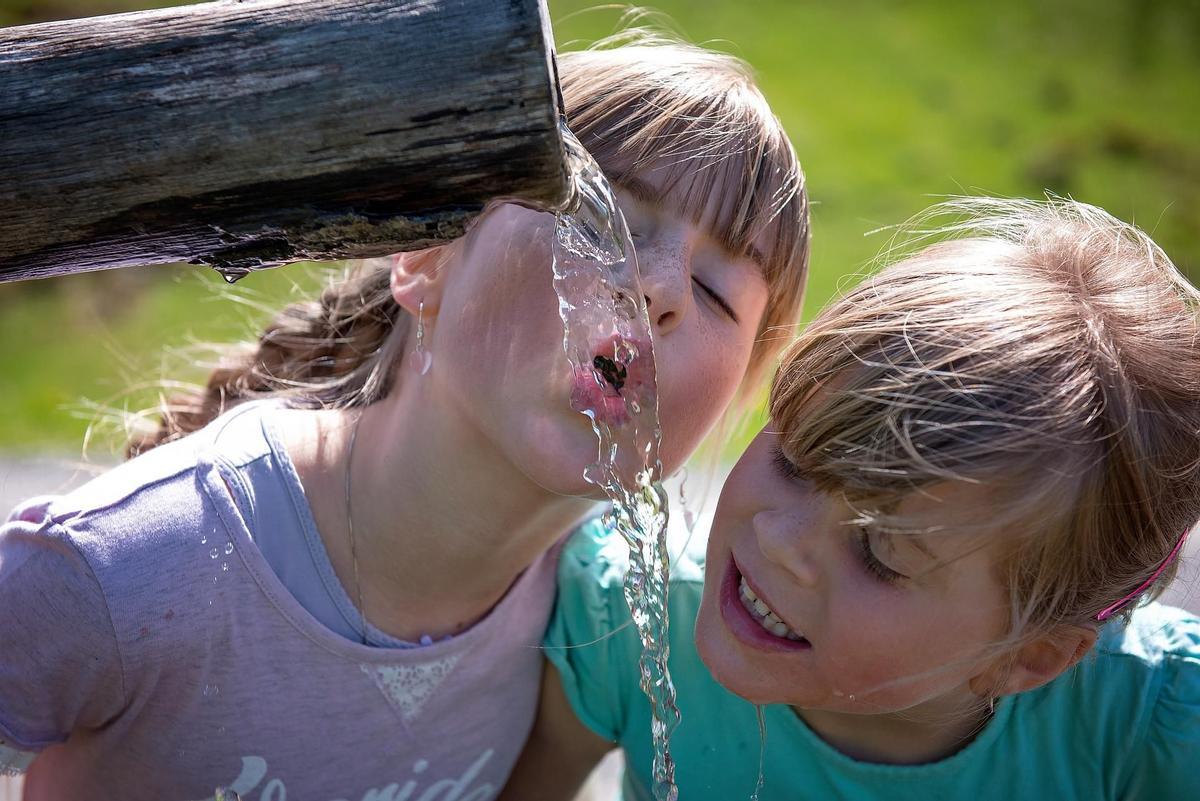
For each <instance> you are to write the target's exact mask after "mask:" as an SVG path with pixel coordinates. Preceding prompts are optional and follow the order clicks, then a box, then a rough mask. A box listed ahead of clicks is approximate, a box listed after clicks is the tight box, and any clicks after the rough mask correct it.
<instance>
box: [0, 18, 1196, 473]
mask: <svg viewBox="0 0 1200 801" xmlns="http://www.w3.org/2000/svg"><path fill="white" fill-rule="evenodd" d="M154 5H170V3H153V2H149V3H142V2H138V0H52V1H50V2H44V1H42V0H0V25H15V24H22V23H26V22H33V21H42V20H48V19H55V18H65V17H76V16H87V15H92V14H99V13H113V12H117V11H128V10H133V9H135V8H139V7H150V6H154ZM655 7H656V8H657V9H659V10H661V11H662V12H664V13H665V14H667V15H668V16H669V17H670V18H671V19H672V20H673V21H674V23H675V25H676V26H677V27H678V28H679V29H680V30H681V31H682V32H683V33H684V34H685V35H686V36H687V37H688V38H689V39H691V40H693V41H698V42H706V43H708V44H709V45H710V46H712V47H715V48H717V49H721V50H726V51H728V52H732V53H735V54H736V55H739V56H741V57H743V58H745V59H746V60H748V61H749V62H750V63H751V64H752V65H753V66H754V68H755V70H756V71H757V74H758V76H759V79H760V82H761V85H762V87H763V89H764V91H765V92H766V94H767V96H768V99H769V100H770V101H771V103H772V105H773V106H774V108H775V110H776V112H777V113H778V114H779V116H780V118H781V119H782V120H783V122H784V125H785V126H786V128H787V130H788V131H789V134H790V135H791V137H792V140H793V142H794V143H795V146H796V150H797V152H798V153H799V155H800V158H801V161H802V162H803V164H804V167H805V170H806V172H807V175H808V180H809V187H810V192H811V196H812V201H813V229H814V243H813V262H812V280H811V283H810V290H809V293H808V299H807V303H806V312H805V313H806V316H811V314H812V313H813V312H814V311H815V310H816V309H817V308H819V307H820V306H821V304H823V303H824V302H825V301H826V300H827V299H828V298H829V297H830V296H831V295H832V294H833V293H834V292H835V291H836V289H837V287H838V286H839V285H844V284H845V282H846V281H848V280H852V278H850V277H851V276H853V275H856V274H859V273H861V271H862V270H863V269H864V268H865V265H867V264H868V263H869V261H870V259H871V258H872V256H873V255H874V254H875V253H876V252H877V251H878V250H879V249H880V247H881V246H882V245H883V244H884V243H883V240H884V238H885V237H884V236H882V235H876V236H864V234H865V233H866V232H868V231H871V230H872V229H875V228H878V227H880V226H885V225H890V224H894V223H898V222H901V221H903V220H904V219H906V218H907V217H909V216H910V215H912V214H914V213H915V212H917V211H919V210H920V209H921V208H923V207H924V206H926V205H928V204H929V203H930V202H932V200H933V199H935V197H936V196H940V195H946V194H959V193H967V192H969V193H977V192H984V193H989V194H1000V195H1024V196H1038V195H1040V194H1041V193H1042V192H1043V191H1044V190H1051V191H1054V192H1056V193H1059V194H1064V195H1070V196H1072V197H1075V198H1077V199H1079V200H1084V201H1087V202H1090V203H1095V204H1098V205H1101V206H1103V207H1105V208H1107V209H1108V210H1109V211H1111V212H1112V213H1114V214H1116V215H1117V216H1119V217H1121V218H1123V219H1126V220H1132V221H1135V222H1136V223H1138V224H1139V225H1140V226H1142V227H1143V228H1145V229H1146V230H1148V231H1150V232H1151V233H1152V234H1153V235H1154V236H1155V238H1156V239H1157V240H1158V242H1159V243H1160V244H1161V245H1162V246H1163V247H1164V248H1165V249H1166V250H1167V252H1168V253H1169V254H1171V255H1172V256H1173V257H1174V259H1175V260H1176V263H1178V264H1179V265H1180V267H1181V268H1183V269H1184V270H1185V272H1187V273H1188V274H1189V275H1190V276H1191V277H1192V280H1193V281H1196V280H1197V278H1200V46H1198V45H1200V3H1197V2H1177V3H1168V2H1154V1H1148V0H1140V1H1139V2H1134V1H1133V0H1125V1H1123V2H1116V1H1115V0H1110V1H1108V2H1105V1H1104V0H1095V1H1093V2H1085V0H1045V1H1044V2H1036V3H1035V2H1009V3H963V2H938V1H937V0H907V1H904V2H901V1H899V0H897V1H895V2H886V0H841V1H840V2H815V1H805V0H799V1H796V0H793V1H788V0H758V1H757V2H734V1H733V0H690V1H689V2H683V1H682V0H661V1H660V2H658V3H657V4H656V6H655ZM550 8H551V13H552V16H553V17H554V19H555V32H556V36H557V39H558V42H559V46H560V48H561V49H572V47H578V46H579V44H580V43H586V42H588V41H590V40H593V39H595V38H598V37H601V36H604V35H606V34H608V33H611V32H612V31H613V30H614V27H615V25H616V24H617V20H618V18H619V16H620V11H619V10H615V9H611V8H610V9H595V4H594V3H583V2H575V1H574V0H550ZM587 9H592V10H587ZM573 43H574V44H573ZM0 126H2V121H0ZM265 133H269V132H265ZM50 135H53V134H52V132H51V133H50ZM323 269H325V268H323V267H320V266H316V265H292V266H288V267H285V268H281V269H279V270H274V271H269V272H265V273H260V274H256V275H253V276H251V277H249V278H247V279H245V280H244V281H243V282H242V283H241V284H239V285H238V287H237V288H236V290H234V291H232V292H230V291H227V290H226V287H225V284H224V283H223V282H222V281H221V280H220V279H219V277H218V276H217V275H215V274H213V273H211V272H209V271H207V270H204V269H202V268H195V267H186V266H170V267H150V268H138V269H125V270H117V271H111V272H108V273H95V274H89V275H79V276H72V277H67V278H57V279H49V280H42V281H35V282H23V283H19V284H8V285H0V389H2V391H3V395H2V396H3V399H4V411H3V414H0V450H7V451H31V450H38V449H53V450H55V451H63V450H71V449H77V448H78V447H79V446H80V444H81V443H82V441H83V436H84V432H85V430H86V428H87V425H88V422H89V420H91V419H93V418H94V417H95V414H94V411H93V410H92V407H91V406H90V404H92V403H99V404H101V405H105V406H116V407H120V406H122V405H128V406H130V407H133V408H136V407H138V406H139V405H142V404H143V403H144V402H146V401H147V399H148V398H149V397H150V396H149V395H148V393H147V391H145V390H142V391H134V392H132V393H130V392H129V388H130V387H132V386H135V385H137V384H145V383H147V382H152V381H154V380H157V379H160V378H184V379H189V380H196V379H198V378H200V377H202V375H203V373H202V372H201V371H200V370H199V369H198V368H197V367H196V366H195V364H192V363H189V357H188V356H187V355H186V354H184V353H181V351H180V348H181V347H182V346H185V345H187V344H188V343H189V342H193V341H202V340H214V339H215V340H224V339H232V338H236V337H241V336H245V335H248V334H250V333H251V332H252V331H253V329H254V328H255V326H256V325H258V324H260V323H261V322H262V320H263V319H264V317H265V315H266V313H267V310H269V309H270V308H272V307H274V306H277V305H278V304H280V303H282V302H283V300H285V299H286V298H287V297H290V296H291V294H292V293H293V292H294V291H295V290H294V289H293V285H295V284H299V285H300V286H301V291H303V288H304V287H310V288H311V287H313V286H315V284H316V282H317V281H318V280H319V275H320V272H321V270H323Z"/></svg>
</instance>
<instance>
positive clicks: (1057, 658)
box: [971, 625, 1097, 697]
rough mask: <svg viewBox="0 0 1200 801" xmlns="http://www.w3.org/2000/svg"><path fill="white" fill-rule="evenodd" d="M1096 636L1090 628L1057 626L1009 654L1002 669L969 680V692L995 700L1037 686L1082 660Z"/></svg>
mask: <svg viewBox="0 0 1200 801" xmlns="http://www.w3.org/2000/svg"><path fill="white" fill-rule="evenodd" d="M1096 636H1097V631H1096V628H1095V627H1094V626H1074V625H1062V626H1058V627H1056V628H1054V629H1052V630H1051V631H1049V632H1047V633H1046V634H1043V635H1042V636H1040V637H1038V638H1037V639H1036V640H1033V641H1032V642H1029V643H1026V644H1025V645H1022V646H1021V647H1020V648H1018V649H1017V650H1016V651H1015V652H1014V653H1012V654H1010V655H1009V656H1008V657H1007V658H1006V659H1005V660H1004V661H1005V665H1004V667H1003V668H999V667H993V668H991V669H989V670H988V671H986V672H985V673H983V674H980V675H979V676H976V677H975V678H973V679H971V690H972V691H973V692H974V693H975V694H976V695H980V696H986V695H991V696H993V697H997V696H1001V695H1012V694H1015V693H1021V692H1025V691H1026V690H1032V689H1034V688H1036V687H1041V686H1042V685H1043V684H1046V683H1047V682H1050V681H1052V680H1054V679H1056V678H1058V677H1059V676H1060V675H1062V674H1063V673H1064V672H1066V671H1067V670H1069V669H1071V668H1072V667H1074V666H1075V665H1076V664H1077V663H1078V662H1079V660H1080V659H1083V657H1084V656H1086V655H1087V652H1088V651H1090V650H1091V649H1092V646H1093V645H1095V644H1096ZM989 674H990V675H989Z"/></svg>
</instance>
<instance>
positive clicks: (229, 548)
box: [225, 542, 233, 556]
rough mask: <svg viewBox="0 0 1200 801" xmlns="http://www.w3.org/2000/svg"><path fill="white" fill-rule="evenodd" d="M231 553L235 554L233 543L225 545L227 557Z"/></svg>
mask: <svg viewBox="0 0 1200 801" xmlns="http://www.w3.org/2000/svg"><path fill="white" fill-rule="evenodd" d="M231 553H233V543H232V542H227V543H225V555H226V556H228V555H229V554H231Z"/></svg>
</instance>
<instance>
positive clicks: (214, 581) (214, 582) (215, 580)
mask: <svg viewBox="0 0 1200 801" xmlns="http://www.w3.org/2000/svg"><path fill="white" fill-rule="evenodd" d="M216 583H217V577H216V576H213V584H216Z"/></svg>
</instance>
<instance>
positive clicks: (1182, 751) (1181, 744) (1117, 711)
mask: <svg viewBox="0 0 1200 801" xmlns="http://www.w3.org/2000/svg"><path fill="white" fill-rule="evenodd" d="M1079 667H1080V670H1078V673H1079V675H1080V677H1081V680H1079V681H1075V682H1073V684H1074V689H1075V690H1076V693H1077V694H1082V696H1083V697H1081V698H1080V699H1079V702H1080V703H1079V705H1078V706H1079V708H1080V709H1086V710H1087V715H1086V717H1087V718H1088V719H1089V720H1091V721H1092V725H1093V728H1095V729H1097V730H1100V729H1104V730H1107V731H1108V732H1109V735H1108V736H1110V737H1111V738H1112V741H1111V742H1109V743H1108V748H1107V749H1106V750H1107V751H1108V753H1109V754H1110V755H1112V756H1121V755H1123V756H1124V758H1123V759H1122V760H1121V761H1122V763H1123V767H1122V773H1123V778H1122V780H1121V783H1120V786H1121V787H1122V788H1123V791H1122V795H1121V797H1123V798H1151V797H1155V798H1176V797H1183V796H1180V795H1178V794H1179V793H1180V792H1185V791H1186V793H1187V794H1188V795H1189V796H1191V797H1194V796H1195V793H1196V792H1198V791H1200V777H1197V776H1196V775H1195V774H1194V771H1193V769H1192V767H1190V766H1192V765H1194V764H1195V762H1196V760H1197V759H1200V618H1197V616H1196V615H1193V614H1191V613H1189V612H1186V611H1184V610H1182V609H1175V608H1173V607H1170V606H1164V605H1161V604H1156V603H1152V604H1148V605H1147V606H1144V607H1142V608H1140V609H1137V610H1136V611H1135V612H1134V613H1133V615H1132V616H1131V618H1130V619H1129V621H1128V622H1125V623H1120V624H1116V625H1113V626H1112V627H1111V628H1108V629H1107V630H1106V631H1104V632H1103V634H1102V635H1101V638H1100V640H1099V642H1098V643H1097V647H1096V652H1095V655H1094V657H1093V658H1092V659H1091V660H1085V662H1084V663H1081V665H1080V666H1079ZM1067 678H1071V677H1067ZM1095 736H1104V735H1101V734H1100V732H1099V731H1097V732H1096V734H1095Z"/></svg>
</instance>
